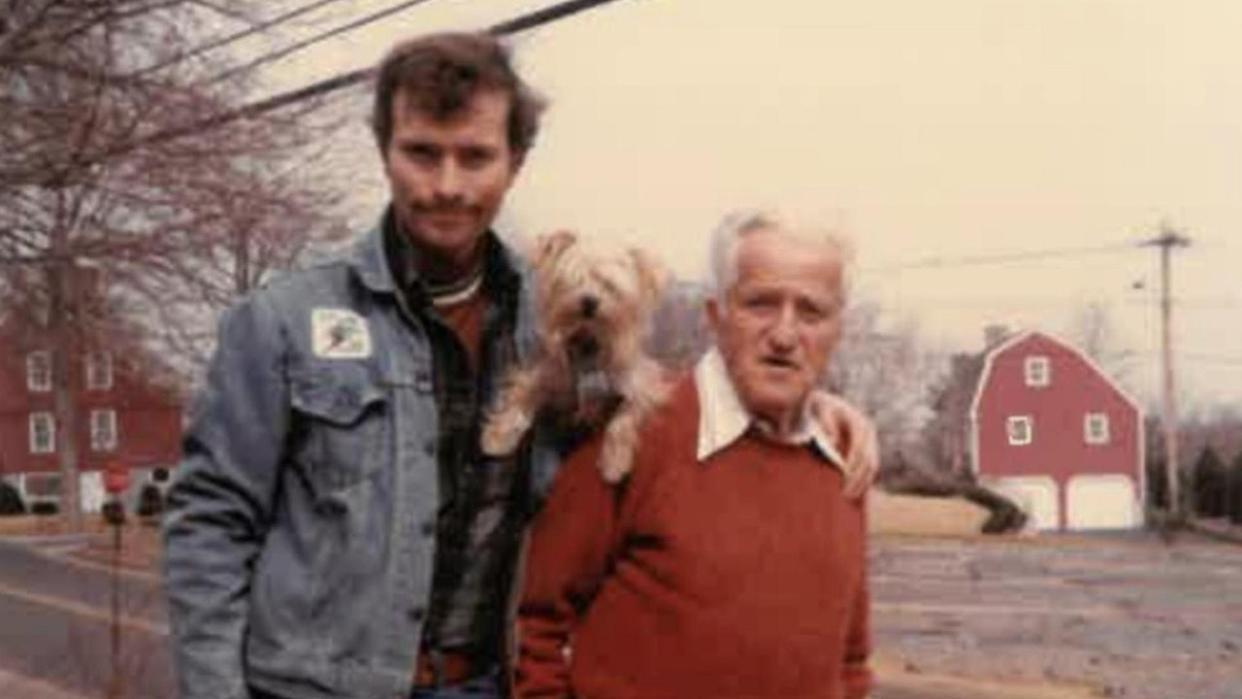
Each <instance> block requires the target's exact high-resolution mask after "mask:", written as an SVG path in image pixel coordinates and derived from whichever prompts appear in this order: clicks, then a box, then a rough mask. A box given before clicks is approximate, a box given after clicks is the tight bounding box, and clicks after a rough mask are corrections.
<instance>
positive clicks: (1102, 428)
mask: <svg viewBox="0 0 1242 699" xmlns="http://www.w3.org/2000/svg"><path fill="white" fill-rule="evenodd" d="M1082 433H1083V438H1085V439H1086V440H1087V444H1108V413H1087V414H1086V415H1085V416H1084V417H1083V421H1082Z"/></svg>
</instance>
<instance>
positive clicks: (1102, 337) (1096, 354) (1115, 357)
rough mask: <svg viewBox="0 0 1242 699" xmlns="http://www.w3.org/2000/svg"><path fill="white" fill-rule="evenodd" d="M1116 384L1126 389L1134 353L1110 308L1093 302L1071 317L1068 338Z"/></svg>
mask: <svg viewBox="0 0 1242 699" xmlns="http://www.w3.org/2000/svg"><path fill="white" fill-rule="evenodd" d="M1066 339H1068V340H1069V341H1070V342H1071V343H1073V344H1074V346H1075V347H1077V348H1078V349H1080V350H1081V351H1082V353H1083V354H1085V355H1087V356H1088V357H1090V358H1091V360H1092V361H1093V362H1095V363H1096V365H1098V366H1099V367H1100V369H1101V370H1103V371H1104V373H1106V374H1107V375H1108V376H1109V377H1111V378H1112V379H1113V380H1114V381H1116V382H1117V383H1119V384H1121V385H1122V386H1126V385H1127V384H1128V383H1129V382H1130V378H1131V375H1132V374H1133V372H1134V366H1135V360H1136V356H1135V353H1134V352H1133V351H1132V350H1130V349H1128V348H1127V347H1126V345H1125V341H1124V339H1123V338H1122V337H1121V335H1120V333H1119V332H1118V330H1117V326H1116V324H1115V323H1114V322H1113V315H1112V311H1111V309H1110V307H1109V306H1108V304H1106V303H1103V302H1100V301H1091V302H1089V303H1087V305H1085V306H1083V307H1082V308H1080V309H1078V311H1077V312H1075V313H1074V315H1073V317H1071V319H1070V322H1069V328H1068V331H1067V338H1066Z"/></svg>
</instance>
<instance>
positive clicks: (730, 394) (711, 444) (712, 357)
mask: <svg viewBox="0 0 1242 699" xmlns="http://www.w3.org/2000/svg"><path fill="white" fill-rule="evenodd" d="M694 386H695V390H696V391H698V396H699V434H698V448H697V450H696V452H695V455H696V458H698V460H699V462H700V463H702V462H705V461H707V458H708V457H710V456H711V455H712V454H715V453H716V452H718V451H720V450H722V449H724V448H725V447H727V446H729V445H730V444H732V443H733V442H735V441H737V440H738V438H739V437H741V436H742V435H743V434H745V433H746V430H748V429H750V427H751V425H752V424H753V425H755V426H756V427H757V428H760V429H762V427H761V424H760V423H756V422H755V419H754V417H753V416H752V415H751V414H750V412H749V411H747V410H746V406H744V405H743V404H742V400H741V398H739V397H738V395H737V390H736V389H735V388H734V387H733V381H732V379H731V378H730V377H729V370H728V368H727V367H726V366H725V363H724V357H722V356H721V354H720V351H719V350H718V349H716V348H715V347H713V348H711V349H710V350H708V351H707V354H705V355H703V358H702V359H700V360H699V363H698V364H697V365H696V366H695V367H694ZM781 441H787V442H789V443H791V444H810V445H813V446H814V447H815V452H816V453H818V454H819V456H820V457H822V458H823V459H824V460H825V461H827V462H829V463H831V464H833V465H835V466H836V467H837V468H839V469H842V470H844V469H845V460H844V459H842V458H841V454H840V453H839V452H838V451H837V448H836V446H835V445H834V444H833V442H832V437H831V436H830V435H829V434H828V433H827V432H825V431H824V429H823V427H821V426H820V423H819V421H818V420H816V419H814V417H813V416H812V415H811V412H810V402H809V401H808V403H807V404H806V406H805V407H804V409H803V413H802V419H801V423H800V425H799V426H798V428H797V429H796V430H795V432H794V435H793V436H792V437H791V438H789V439H788V440H781Z"/></svg>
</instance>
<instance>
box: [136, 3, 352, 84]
mask: <svg viewBox="0 0 1242 699" xmlns="http://www.w3.org/2000/svg"><path fill="white" fill-rule="evenodd" d="M336 2H341V0H316V2H312V3H309V4H306V5H302V6H301V7H297V8H294V9H292V10H290V11H288V12H286V13H284V14H282V15H278V16H276V17H273V18H271V19H269V20H266V21H264V22H260V23H258V24H255V25H254V26H251V27H249V28H247V29H243V30H241V31H239V32H234V33H232V34H229V35H228V36H223V37H220V38H219V39H215V40H212V41H208V42H207V43H205V44H202V45H201V46H197V47H195V48H193V49H191V50H189V51H187V52H185V53H179V54H177V55H175V56H173V57H171V58H169V59H167V60H164V61H160V62H159V63H156V64H154V65H150V66H147V67H146V68H141V69H139V70H137V71H135V72H133V73H130V74H129V75H128V76H127V77H129V78H140V77H142V76H144V75H148V74H150V73H154V72H155V71H157V70H163V69H164V68H167V67H169V66H172V65H175V64H177V63H181V62H183V61H187V60H189V59H191V58H194V57H195V56H201V55H203V54H204V53H207V52H208V51H214V50H215V49H218V48H221V47H223V46H227V45H229V44H232V43H236V42H238V41H241V40H242V39H245V38H246V37H249V36H254V35H255V34H258V33H259V32H261V31H265V30H267V29H271V28H272V27H275V26H277V25H280V24H284V23H285V22H288V21H289V20H292V19H296V18H297V17H300V16H302V15H304V14H306V13H308V12H312V11H314V10H317V9H319V8H321V7H323V6H325V5H331V4H333V3H336Z"/></svg>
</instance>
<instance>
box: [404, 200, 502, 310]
mask: <svg viewBox="0 0 1242 699" xmlns="http://www.w3.org/2000/svg"><path fill="white" fill-rule="evenodd" d="M380 228H381V231H382V236H383V239H384V249H385V252H386V253H387V256H388V258H389V260H390V263H391V270H392V276H393V279H394V281H395V282H396V287H397V288H398V289H399V290H400V291H401V293H402V294H404V295H405V296H406V298H407V299H409V300H410V302H411V305H412V306H413V307H415V308H421V307H423V306H424V305H425V304H426V303H429V302H430V301H429V297H428V294H427V289H426V284H425V283H424V281H423V280H422V279H421V277H420V275H419V273H418V249H417V248H415V246H414V243H413V241H411V240H410V239H409V237H408V236H406V235H405V234H404V233H403V232H402V231H401V228H400V226H399V225H398V224H397V217H396V216H395V215H393V211H392V207H391V206H389V207H388V208H387V209H386V210H385V212H384V217H383V219H382V220H381V223H380ZM483 246H484V247H483V276H482V278H481V279H482V285H483V287H484V288H485V289H488V290H489V291H491V292H499V293H500V294H502V295H503V294H512V293H516V292H517V288H518V286H519V285H520V283H521V279H520V274H519V272H518V270H517V269H516V266H515V264H514V261H513V260H512V259H511V258H510V257H509V255H508V252H507V251H506V250H505V246H504V245H503V244H502V243H501V242H500V238H499V237H498V236H497V235H496V233H495V232H494V231H492V230H490V229H489V230H488V231H486V232H485V233H484V234H483Z"/></svg>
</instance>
